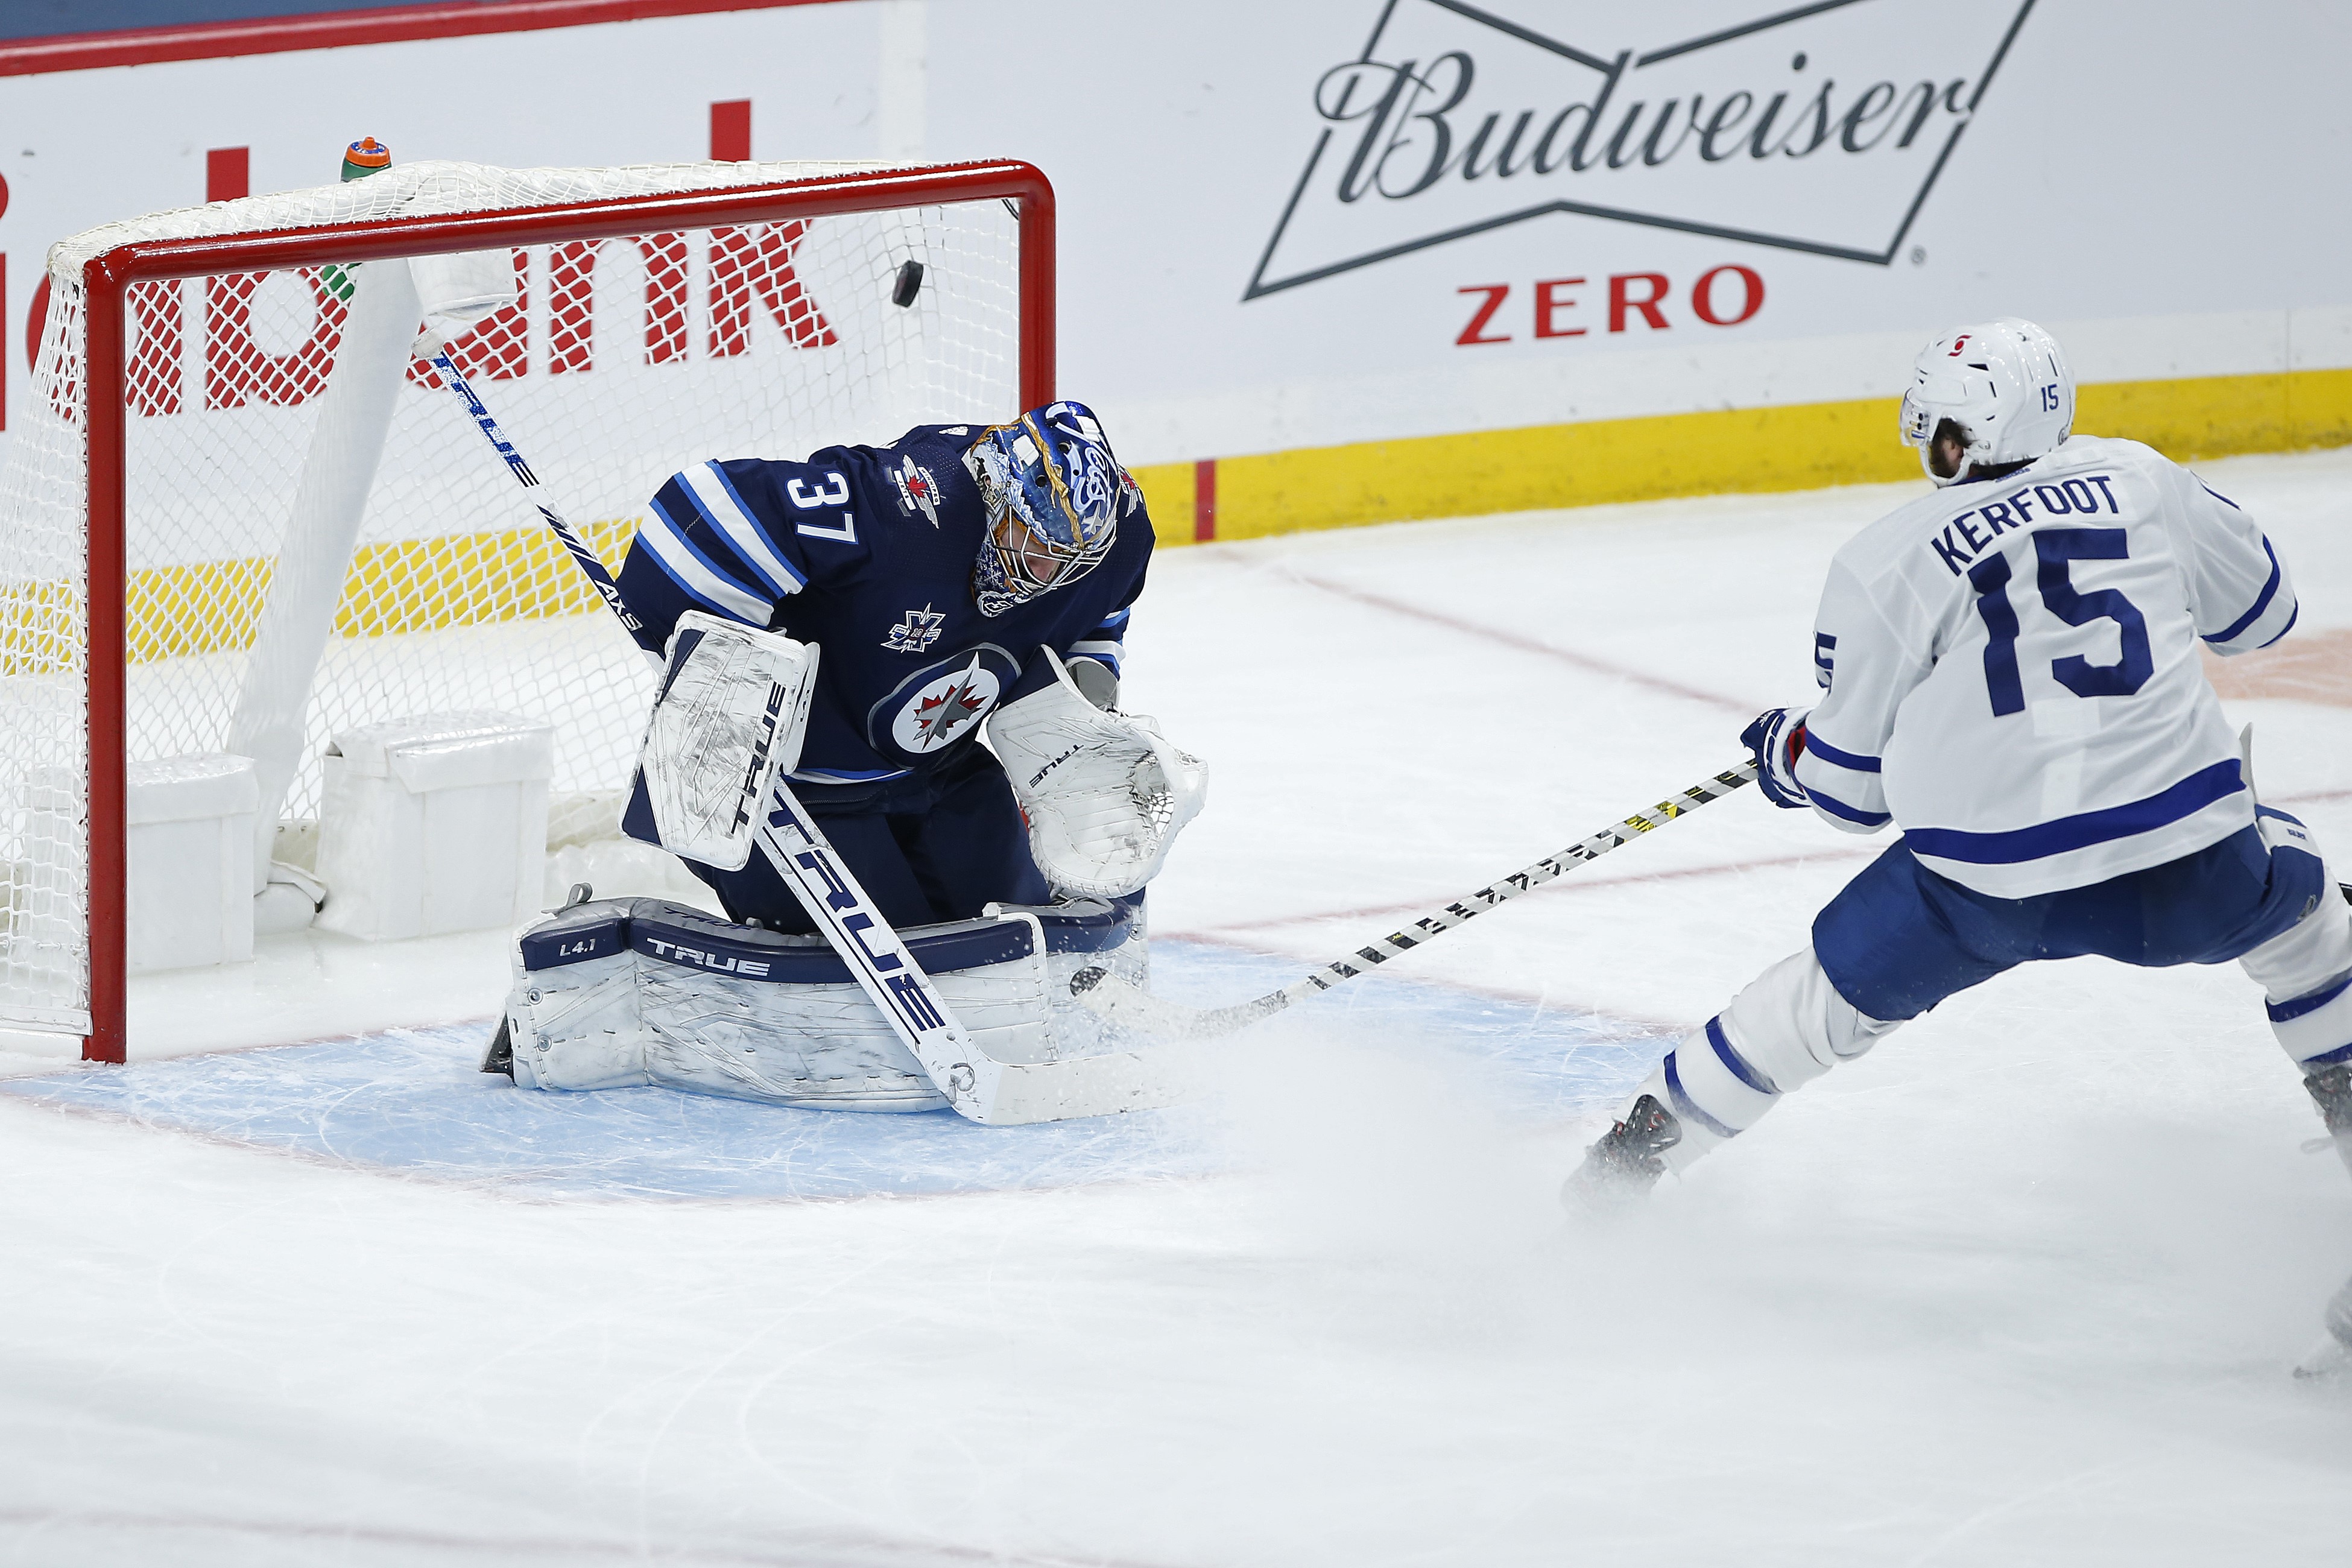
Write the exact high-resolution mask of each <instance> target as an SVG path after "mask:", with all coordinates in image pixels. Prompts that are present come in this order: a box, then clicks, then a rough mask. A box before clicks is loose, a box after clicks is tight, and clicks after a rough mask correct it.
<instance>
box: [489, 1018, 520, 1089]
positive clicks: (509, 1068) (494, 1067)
mask: <svg viewBox="0 0 2352 1568" xmlns="http://www.w3.org/2000/svg"><path fill="white" fill-rule="evenodd" d="M482 1070H483V1071H484V1072H502V1073H504V1074H506V1075H507V1076H508V1077H509V1078H512V1077H514V1026H513V1025H511V1024H509V1023H508V1022H507V1021H506V1019H504V1018H500V1019H499V1032H498V1033H497V1034H495V1035H493V1036H491V1037H490V1048H489V1049H488V1051H486V1052H484V1053H483V1054H482Z"/></svg>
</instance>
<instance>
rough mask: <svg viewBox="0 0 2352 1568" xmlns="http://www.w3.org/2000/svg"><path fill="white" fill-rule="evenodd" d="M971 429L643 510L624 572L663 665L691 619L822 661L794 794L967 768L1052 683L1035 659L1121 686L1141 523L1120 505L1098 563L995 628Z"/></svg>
mask: <svg viewBox="0 0 2352 1568" xmlns="http://www.w3.org/2000/svg"><path fill="white" fill-rule="evenodd" d="M981 430H982V426H975V425H948V426H938V425H926V426H917V427H916V428H915V429H913V430H910V431H908V433H907V434H906V435H905V436H904V437H900V438H899V439H898V441H897V442H895V443H893V444H892V445H890V446H887V447H826V448H825V449H824V451H821V452H818V453H815V454H814V456H812V457H811V458H809V459H808V460H807V461H806V462H802V463H780V462H769V461H766V460H764V459H761V458H740V459H736V460H732V461H724V462H720V461H713V462H708V463H698V464H697V465H695V466H694V467H693V468H688V469H687V470H686V471H685V472H684V473H681V474H677V475H674V476H673V477H672V478H671V479H670V480H669V482H668V483H667V484H665V485H663V486H662V488H661V489H660V491H659V493H657V494H656V496H655V497H654V500H653V504H652V506H651V507H650V508H649V509H648V510H647V512H646V519H645V521H644V523H643V524H642V525H641V526H640V527H639V529H638V531H637V537H636V540H635V542H634V543H633V544H631V545H630V547H629V554H628V559H627V561H626V562H625V563H624V564H623V566H622V568H621V589H622V592H623V593H624V595H625V596H626V597H627V599H628V603H629V607H630V609H631V610H633V611H634V612H635V614H636V615H637V616H638V617H639V618H640V619H642V620H643V621H644V622H645V626H644V628H643V629H642V630H640V631H639V632H638V633H637V634H636V635H637V640H638V642H639V643H641V644H642V645H644V646H645V647H646V648H648V649H651V650H653V651H655V652H659V651H661V650H662V649H663V648H664V647H666V646H667V643H668V640H669V635H670V632H671V630H672V629H673V628H674V627H675V626H676V625H677V617H678V616H681V615H683V614H685V613H686V612H687V611H688V610H690V609H698V610H702V611H705V612H707V613H709V614H712V615H719V616H729V617H730V618H732V619H734V620H738V621H741V622H743V623H744V624H746V625H748V626H766V627H771V628H772V629H774V630H778V631H781V632H783V633H784V634H785V635H786V636H788V637H796V638H798V639H799V640H801V641H802V642H806V643H814V644H815V645H816V646H817V647H819V648H821V649H822V650H823V653H822V654H821V656H820V657H819V658H818V660H817V685H816V697H815V700H814V703H813V704H812V705H811V708H810V712H809V725H808V739H807V742H806V744H805V745H804V746H803V748H802V751H801V761H800V766H799V768H798V769H797V770H796V771H795V772H794V773H793V774H792V777H793V778H794V779H795V780H798V781H800V782H802V783H804V784H852V783H861V782H865V781H868V780H878V779H889V778H897V777H898V776H900V775H902V774H905V773H913V772H919V771H924V770H928V769H929V768H932V767H935V766H938V765H939V764H940V763H944V762H946V761H947V760H948V759H949V758H950V756H954V755H961V753H962V752H964V751H965V750H966V749H967V748H968V746H969V745H970V743H971V740H972V737H974V736H975V735H977V734H979V732H980V728H981V721H982V720H983V719H985V718H986V717H987V716H988V714H989V712H990V710H992V709H993V708H995V707H996V706H997V705H998V704H999V703H1003V702H1009V701H1011V700H1013V699H1015V698H1018V697H1025V696H1027V695H1028V694H1029V693H1030V692H1032V691H1034V690H1036V689H1039V688H1040V687H1042V686H1044V685H1045V683H1046V682H1048V681H1050V680H1051V679H1053V673H1052V670H1051V669H1050V668H1048V667H1047V665H1046V663H1045V660H1044V659H1043V658H1039V657H1038V655H1037V649H1038V647H1040V646H1041V645H1042V646H1044V647H1050V648H1052V649H1053V650H1054V651H1055V653H1056V654H1057V655H1059V656H1061V657H1062V658H1064V659H1065V660H1067V659H1069V658H1093V659H1098V660H1100V661H1101V662H1102V663H1103V664H1105V665H1107V666H1108V667H1109V668H1110V669H1111V671H1112V673H1113V674H1117V673H1118V665H1119V655H1120V645H1121V643H1122V642H1123V641H1124V639H1125V637H1126V630H1127V623H1128V612H1129V605H1132V604H1133V603H1134V602H1135V597H1136V595H1138V594H1139V593H1141V592H1142V590H1143V576H1144V569H1145V567H1146V565H1147V564H1148V563H1150V558H1151V521H1150V517H1149V516H1148V515H1147V514H1146V513H1145V511H1144V509H1143V503H1142V499H1141V497H1140V496H1139V494H1137V493H1136V492H1135V491H1134V490H1133V489H1132V488H1131V487H1130V489H1129V494H1128V496H1127V498H1126V500H1124V501H1123V502H1122V510H1121V512H1120V515H1119V518H1118V540H1117V542H1115V543H1114V544H1113V546H1112V547H1111V552H1110V554H1109V556H1108V558H1107V559H1106V560H1104V561H1103V563H1101V564H1100V565H1098V566H1097V567H1096V568H1095V569H1094V570H1093V571H1092V572H1089V573H1087V574H1086V575H1085V576H1083V577H1080V578H1078V579H1077V580H1076V582H1073V583H1071V584H1068V585H1067V586H1065V587H1060V588H1055V589H1053V590H1051V591H1049V592H1046V593H1045V594H1041V595H1038V596H1037V597H1035V598H1034V599H1032V600H1030V601H1029V602H1028V603H1027V604H1024V605H1013V607H1012V608H1011V609H1008V610H1006V611H1005V612H1004V613H1003V615H1001V616H995V617H993V618H992V617H989V616H983V615H982V614H981V613H980V607H979V606H978V605H975V604H974V603H973V602H972V595H971V572H972V563H973V562H974V561H975V560H977V559H978V557H979V553H980V548H981V542H982V538H983V536H984V534H985V532H986V530H987V524H988V515H987V509H986V506H985V505H984V504H983V502H982V500H981V495H980V487H979V486H978V485H976V484H975V483H973V481H972V479H971V474H970V473H969V472H968V471H967V470H966V469H965V468H964V466H963V453H964V449H965V448H966V447H970V446H971V443H972V442H973V440H975V439H976V438H977V437H979V435H980V432H981Z"/></svg>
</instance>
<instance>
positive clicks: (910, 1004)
mask: <svg viewBox="0 0 2352 1568" xmlns="http://www.w3.org/2000/svg"><path fill="white" fill-rule="evenodd" d="M432 349H433V352H432V353H431V354H430V355H429V356H428V360H429V363H431V364H432V366H433V368H434V369H435V370H436V371H437V372H438V373H439V374H440V376H441V380H442V383H443V384H445V385H446V386H447V387H448V388H449V390H450V391H451V392H452V393H453V394H455V395H456V396H457V400H458V401H459V402H460V403H462V404H464V405H465V407H466V414H467V417H468V418H470V419H471V420H473V422H474V424H475V426H477V427H478V428H479V429H480V431H481V432H482V435H483V436H484V437H486V438H488V441H489V443H490V446H491V447H492V448H493V449H495V450H496V451H497V453H498V454H499V460H500V461H502V462H504V463H505V464H506V466H507V468H508V471H509V472H510V473H512V474H513V475H514V477H515V478H516V479H517V480H518V481H520V483H521V485H522V488H523V491H524V493H525V494H527V495H529V496H530V498H531V501H532V504H533V505H535V506H537V507H538V508H539V515H540V516H541V518H543V519H545V520H546V522H547V526H548V527H549V528H551V529H552V530H553V531H554V532H555V537H556V538H557V539H558V540H560V541H562V544H563V548H564V549H566V550H567V551H569V552H571V553H572V561H573V562H574V563H577V564H578V566H579V568H580V570H581V572H582V573H583V574H585V575H586V577H587V579H588V581H589V582H590V583H591V584H594V586H595V589H596V592H597V593H598V594H599V595H601V596H602V597H603V598H604V603H605V604H606V605H608V606H610V608H611V609H612V611H613V613H614V615H616V616H620V618H621V624H622V625H623V626H626V627H627V628H628V629H629V630H630V631H632V632H635V631H636V630H638V629H640V628H641V627H642V626H643V625H644V623H643V622H642V621H640V620H638V619H637V617H636V616H635V615H634V614H632V613H631V612H630V609H629V606H628V602H627V600H625V598H623V597H622V595H621V585H620V584H618V583H617V582H615V581H614V578H613V574H612V573H611V572H609V571H608V570H606V569H605V566H604V562H603V561H602V560H600V559H598V557H597V554H596V552H594V551H593V550H592V549H590V548H589V547H588V542H587V541H585V540H584V539H583V538H581V536H580V535H579V533H578V532H577V531H575V530H574V529H573V528H572V525H571V523H569V522H568V521H565V520H564V517H563V514H562V512H560V511H558V510H556V509H555V508H554V507H553V506H551V505H550V504H549V503H548V501H547V500H544V499H542V495H541V485H540V480H539V476H538V475H537V474H535V473H533V472H532V471H531V468H530V464H529V463H528V462H526V461H525V460H524V459H523V457H522V454H521V453H520V452H519V451H517V450H516V449H515V446H514V443H513V442H511V441H509V440H508V439H507V437H506V435H505V433H504V432H503V431H501V430H500V429H499V422H498V421H497V419H495V418H494V417H492V416H491V414H490V411H489V409H488V408H487V407H486V406H484V405H483V403H482V400H481V397H480V395H478V394H477V393H476V392H475V391H474V389H473V386H472V385H471V384H469V383H468V382H467V380H466V378H465V376H464V374H462V373H460V372H459V371H458V369H457V363H456V362H455V361H454V360H453V359H452V358H451V357H450V354H449V349H448V345H447V343H446V342H442V341H439V340H437V339H436V341H435V342H433V344H432ZM650 657H652V658H653V659H654V662H655V663H656V665H659V664H661V663H662V662H663V661H662V659H661V658H660V656H659V655H652V656H650ZM767 804H768V806H769V809H768V810H767V811H766V812H765V813H764V815H763V816H762V818H761V824H760V826H759V829H758V831H757V834H756V835H755V837H754V838H753V842H754V843H756V844H757V845H758V846H759V847H760V852H761V854H763V855H765V856H766V857H767V858H768V863H769V864H770V865H771V866H773V867H774V868H775V869H776V874H777V875H778V876H779V877H782V879H783V881H784V885H785V886H786V887H788V888H790V889H792V890H793V895H794V896H795V897H797V898H798V899H799V900H800V901H801V905H802V907H803V909H805V910H808V913H809V918H810V919H811V920H813V921H815V922H816V924H817V929H818V930H820V931H823V932H824V936H825V940H826V941H827V942H831V943H832V944H833V949H834V952H835V953H837V954H838V955H839V956H840V958H841V961H842V962H843V963H845V964H846V965H847V966H848V968H849V972H850V973H852V974H853V975H855V976H856V979H857V983H858V984H859V985H860V986H862V987H864V988H865V991H866V995H867V996H869V997H871V998H872V999H873V1002H874V1005H875V1006H876V1007H877V1008H878V1009H879V1010H880V1011H881V1014H882V1016H883V1017H884V1019H886V1020H887V1022H888V1023H889V1025H890V1027H891V1028H892V1030H893V1031H895V1032H896V1033H897V1035H898V1038H899V1039H900V1040H901V1041H903V1042H904V1043H905V1045H906V1047H907V1049H908V1051H910V1052H912V1053H913V1054H914V1058H915V1060H916V1061H917V1062H919V1063H920V1064H921V1065H922V1068H923V1071H924V1073H925V1074H927V1075H928V1076H929V1079H930V1080H931V1083H932V1085H933V1087H935V1088H936V1089H938V1090H939V1091H940V1093H941V1094H943V1095H945V1096H946V1097H947V1100H948V1103H949V1104H950V1105H951V1106H953V1107H954V1108H955V1110H956V1111H957V1112H958V1113H959V1114H960V1115H962V1116H963V1117H965V1118H967V1119H968V1120H970V1121H980V1122H990V1123H998V1124H1007V1125H1012V1124H1019V1123H1024V1122H1032V1121H1064V1120H1066V1119H1068V1118H1071V1117H1077V1116H1102V1115H1107V1114H1108V1113H1110V1112H1112V1111H1118V1110H1143V1109H1147V1108H1149V1107H1150V1106H1154V1105H1160V1104H1164V1103H1166V1102H1167V1100H1168V1099H1169V1095H1168V1093H1167V1086H1166V1085H1165V1084H1164V1083H1163V1082H1162V1081H1161V1080H1160V1075H1159V1074H1157V1073H1155V1072H1154V1071H1153V1070H1152V1068H1151V1066H1150V1064H1149V1063H1147V1062H1146V1061H1145V1060H1144V1058H1142V1057H1140V1056H1139V1055H1138V1054H1137V1053H1135V1052H1132V1051H1120V1052H1113V1053H1109V1054H1108V1055H1103V1056H1094V1057H1075V1058H1068V1059H1066V1060H1061V1061H1051V1062H1037V1063H1026V1062H1000V1061H998V1060H997V1059H996V1058H993V1057H991V1056H990V1055H988V1054H987V1053H986V1052H985V1051H982V1050H981V1049H980V1048H979V1047H976V1046H975V1045H973V1043H972V1040H971V1036H970V1035H968V1034H967V1033H965V1031H964V1027H963V1026H962V1025H961V1023H959V1022H957V1020H956V1016H955V1014H954V1013H953V1012H952V1011H950V1009H949V1007H948V1005H947V1001H946V999H945V998H944V997H942V996H940V993H939V988H938V987H937V986H935V985H933V984H931V980H930V976H929V975H928V974H925V973H923V969H922V965H921V964H919V963H917V962H916V961H915V956H914V954H912V953H911V952H908V951H907V945H906V943H905V942H902V941H900V940H899V937H898V931H895V930H893V929H892V927H891V925H890V922H889V921H887V920H886V919H884V918H883V915H882V911H881V910H879V909H877V908H876V907H875V904H874V900H872V899H870V898H868V897H867V896H866V889H864V888H862V887H860V886H859V885H858V881H857V879H856V877H855V876H854V875H852V874H851V872H850V869H849V868H848V867H846V866H845V865H843V864H842V862H841V858H840V856H839V855H838V854H836V853H835V850H834V847H833V846H832V845H831V844H830V843H828V842H827V841H826V839H825V837H824V832H823V831H822V830H820V829H819V828H818V826H816V823H815V821H814V818H812V817H811V816H809V814H808V811H807V809H806V808H805V807H803V805H801V803H800V802H799V800H797V799H796V798H794V796H793V792H792V790H791V788H790V786H788V785H787V784H785V783H784V780H783V777H782V774H781V773H779V774H778V775H777V778H776V781H775V785H774V788H773V790H772V794H771V795H770V796H769V799H768V803H767ZM1042 946H1043V942H1042V938H1040V948H1041V950H1042Z"/></svg>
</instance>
